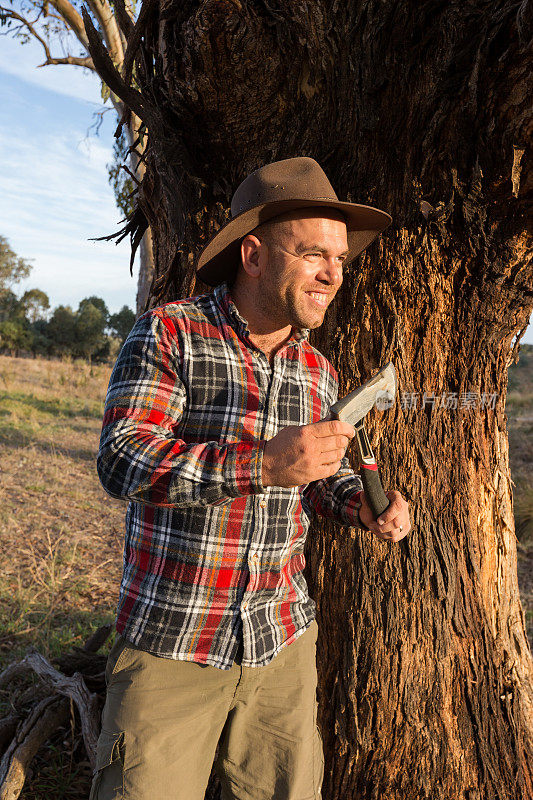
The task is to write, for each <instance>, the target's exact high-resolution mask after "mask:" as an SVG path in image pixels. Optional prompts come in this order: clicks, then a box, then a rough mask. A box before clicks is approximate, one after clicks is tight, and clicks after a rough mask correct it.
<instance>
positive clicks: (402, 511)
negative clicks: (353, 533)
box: [359, 489, 411, 542]
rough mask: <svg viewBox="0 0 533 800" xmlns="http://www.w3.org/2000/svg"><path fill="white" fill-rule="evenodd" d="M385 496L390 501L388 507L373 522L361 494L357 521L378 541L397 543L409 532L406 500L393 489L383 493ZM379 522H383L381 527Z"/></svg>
mask: <svg viewBox="0 0 533 800" xmlns="http://www.w3.org/2000/svg"><path fill="white" fill-rule="evenodd" d="M385 494H386V496H387V498H388V499H389V500H390V505H389V507H388V508H387V509H386V510H385V511H383V513H382V514H380V515H379V517H378V519H377V520H375V519H374V516H373V514H372V511H371V509H370V506H369V505H368V502H367V500H366V497H365V493H364V492H361V496H360V499H361V508H360V509H359V519H360V520H361V522H363V523H364V524H365V525H366V526H367V528H368V529H369V530H370V531H372V533H374V534H375V535H376V536H377V537H378V539H383V540H384V541H387V542H399V541H400V539H403V537H404V536H407V534H408V533H409V531H410V530H411V522H410V520H409V506H408V504H407V500H404V499H403V497H402V496H401V494H400V492H397V491H396V490H395V489H393V490H392V491H391V492H385ZM380 520H383V524H382V525H380V524H379V521H380Z"/></svg>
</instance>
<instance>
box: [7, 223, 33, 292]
mask: <svg viewBox="0 0 533 800" xmlns="http://www.w3.org/2000/svg"><path fill="white" fill-rule="evenodd" d="M31 270H32V265H31V264H30V262H29V261H28V260H27V259H25V258H21V257H20V256H18V255H17V254H16V253H15V251H14V250H12V249H11V247H10V246H9V242H8V240H7V239H6V237H5V236H0V295H2V294H4V293H5V292H7V291H10V290H11V288H12V287H13V285H14V284H15V283H18V282H19V281H21V280H23V279H24V278H27V277H28V275H29V274H30V272H31Z"/></svg>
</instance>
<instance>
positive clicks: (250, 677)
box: [91, 158, 410, 800]
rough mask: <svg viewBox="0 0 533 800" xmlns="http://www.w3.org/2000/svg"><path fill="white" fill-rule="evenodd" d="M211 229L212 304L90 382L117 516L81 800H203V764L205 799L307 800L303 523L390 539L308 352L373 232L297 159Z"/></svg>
mask: <svg viewBox="0 0 533 800" xmlns="http://www.w3.org/2000/svg"><path fill="white" fill-rule="evenodd" d="M231 211H232V219H231V220H230V221H229V222H228V223H227V224H226V225H225V226H224V227H223V228H222V229H221V230H220V231H219V232H218V233H217V234H216V235H215V236H214V237H213V239H212V240H211V241H210V242H209V244H208V245H207V246H206V247H205V249H204V251H203V252H202V254H201V256H200V259H199V263H198V275H199V277H200V278H201V279H202V281H204V282H205V283H207V284H209V285H211V286H214V287H216V288H215V289H214V291H213V292H212V293H210V294H205V295H199V296H196V297H192V298H187V299H185V300H178V301H176V302H172V303H167V304H166V305H164V306H161V307H159V308H155V309H152V310H151V311H148V312H146V313H145V314H143V316H142V317H140V318H139V319H138V320H137V322H136V323H135V326H134V327H133V329H132V331H131V333H130V335H129V337H128V339H127V341H126V342H125V344H124V347H123V349H122V351H121V353H120V355H119V357H118V359H117V363H116V365H115V368H114V370H113V373H112V376H111V380H110V383H109V389H108V394H107V398H106V408H105V413H104V420H103V427H102V436H101V441H100V451H99V455H98V464H97V466H98V473H99V476H100V479H101V481H102V484H103V486H104V488H105V489H106V491H108V492H109V493H110V494H111V495H112V496H114V497H120V498H124V499H128V500H129V501H130V502H129V505H128V510H127V514H126V539H125V547H124V571H123V577H122V582H121V587H120V597H119V604H118V610H117V622H116V627H117V632H118V636H117V639H116V641H115V644H114V646H113V648H112V650H111V653H110V656H109V659H108V663H107V669H106V679H107V698H106V704H105V708H104V712H103V717H102V732H101V734H100V738H99V741H98V753H97V764H96V770H95V776H94V780H93V787H92V792H91V798H92V800H97V799H99V800H111V799H113V800H115V799H117V798H128V799H129V800H147V799H148V798H150V800H167V798H168V799H169V800H170V798H172V800H203V798H204V794H205V789H206V786H207V782H208V779H209V774H210V771H211V767H212V765H213V763H215V764H216V768H217V771H218V774H219V776H220V779H221V782H222V786H223V798H224V800H231V799H232V798H234V799H235V800H237V798H239V800H310V798H315V799H317V798H320V787H321V783H322V777H323V754H322V746H321V741H320V734H319V731H318V729H317V722H316V720H317V717H316V682H317V672H316V663H315V656H316V647H315V645H316V638H317V633H318V627H317V623H316V620H315V603H314V602H313V600H312V599H311V598H310V597H309V594H308V591H307V585H306V582H305V579H304V577H303V568H304V565H305V560H304V545H305V539H306V535H307V531H308V528H309V524H310V522H311V519H312V517H313V515H315V514H318V515H320V516H324V517H329V518H330V519H333V520H335V521H337V522H338V523H339V524H341V525H353V526H358V527H363V528H366V530H367V531H368V532H369V535H375V536H376V537H378V538H380V539H382V540H387V541H390V542H392V543H394V542H397V541H399V540H400V539H401V538H403V537H404V536H405V535H406V534H407V533H408V532H409V529H410V523H409V513H408V508H407V503H406V501H405V500H404V499H403V498H402V496H401V495H400V493H399V492H397V491H391V492H387V496H388V499H389V500H390V505H389V507H388V508H387V510H386V511H385V512H383V514H382V515H381V518H380V519H381V523H382V524H380V521H377V520H374V519H373V517H372V513H371V511H370V508H369V507H368V504H367V503H366V501H365V498H364V494H363V493H362V484H361V480H360V477H359V476H358V475H357V474H356V473H354V472H353V470H352V469H351V467H350V464H349V461H348V459H347V458H346V457H345V451H346V448H347V446H348V444H349V442H350V440H351V438H352V437H353V435H354V429H353V427H352V426H351V425H348V424H347V423H344V422H340V421H338V420H330V419H328V418H327V417H328V411H329V408H330V406H331V405H332V404H333V403H334V402H335V400H336V399H337V393H338V381H337V375H336V372H335V370H334V368H333V366H332V365H331V364H330V363H329V361H328V360H327V359H326V358H325V357H324V356H323V355H322V354H321V353H319V352H318V351H317V350H316V349H315V348H313V347H312V346H311V345H310V344H309V341H308V336H309V331H310V329H312V328H316V327H318V326H319V325H321V323H322V321H323V319H324V315H325V313H326V310H327V308H328V306H329V305H330V304H331V302H332V301H333V298H334V296H335V294H336V293H337V291H338V289H339V287H340V285H341V283H342V276H343V270H345V269H346V268H347V264H348V263H349V262H350V261H352V260H353V259H354V258H355V257H356V256H357V255H358V254H359V253H360V252H361V251H362V250H364V248H365V247H367V246H368V244H370V242H372V241H373V240H374V239H375V238H376V236H378V235H379V233H380V232H381V231H382V230H383V229H384V228H385V227H386V225H388V224H389V223H390V217H389V215H388V214H386V213H385V212H383V211H379V210H378V209H374V208H371V207H369V206H363V205H360V204H356V203H346V202H341V201H339V200H338V198H337V197H336V195H335V192H334V191H333V188H332V187H331V184H330V183H329V181H328V179H327V177H326V176H325V174H324V172H323V171H322V169H321V168H320V166H319V165H318V164H317V163H316V161H314V160H313V159H310V158H294V159H287V160H285V161H279V162H275V163H273V164H268V165H266V166H265V167H262V168H261V169H259V170H256V172H254V173H252V174H251V175H249V176H248V177H247V178H246V179H245V180H244V181H243V183H242V184H241V185H240V186H239V187H238V189H237V191H236V192H235V194H234V196H233V200H232V207H231ZM217 745H218V750H217Z"/></svg>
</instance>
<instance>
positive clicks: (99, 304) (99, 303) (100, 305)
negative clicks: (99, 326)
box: [78, 295, 109, 325]
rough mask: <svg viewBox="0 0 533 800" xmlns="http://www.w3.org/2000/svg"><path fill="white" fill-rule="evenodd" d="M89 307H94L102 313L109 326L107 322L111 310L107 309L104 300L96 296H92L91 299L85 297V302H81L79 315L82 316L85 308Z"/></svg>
mask: <svg viewBox="0 0 533 800" xmlns="http://www.w3.org/2000/svg"><path fill="white" fill-rule="evenodd" d="M89 305H92V306H94V307H95V308H97V309H98V310H99V311H101V313H102V314H103V317H104V320H105V322H106V325H107V321H108V319H109V309H108V308H107V305H106V302H105V300H102V298H101V297H96V296H95V295H92V296H91V297H85V298H84V299H83V300H80V304H79V306H78V314H81V313H82V312H83V310H84V309H85V307H86V306H89Z"/></svg>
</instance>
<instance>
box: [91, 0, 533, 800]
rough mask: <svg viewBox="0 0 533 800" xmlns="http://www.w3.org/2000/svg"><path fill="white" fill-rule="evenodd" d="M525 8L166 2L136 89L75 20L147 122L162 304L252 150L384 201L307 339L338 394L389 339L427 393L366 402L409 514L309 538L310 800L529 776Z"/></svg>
mask: <svg viewBox="0 0 533 800" xmlns="http://www.w3.org/2000/svg"><path fill="white" fill-rule="evenodd" d="M532 18H533V15H532V14H531V5H530V3H529V2H528V0H523V2H514V1H511V0H492V1H491V2H487V0H465V2H463V3H460V4H457V3H446V2H442V1H441V0H426V1H425V2H414V0H403V1H402V2H396V1H395V0H365V2H363V0H346V2H343V3H340V2H338V0H284V2H281V0H268V2H267V0H202V2H200V1H199V0H159V2H157V0H154V2H152V3H151V4H150V9H149V13H147V15H146V19H145V21H144V23H143V25H144V27H143V28H142V30H140V29H139V30H138V34H139V35H138V37H137V41H138V42H139V48H138V50H137V53H136V63H137V77H138V81H139V86H140V92H135V91H133V90H132V89H131V87H128V86H127V85H126V84H125V82H124V81H123V80H122V79H121V78H120V76H119V75H118V74H116V73H113V70H112V65H111V63H110V62H109V61H108V60H107V59H106V57H105V52H104V50H103V48H102V46H101V44H100V43H99V41H98V38H97V37H96V35H95V33H94V31H91V30H90V27H89V25H88V23H87V22H86V24H87V27H88V33H89V35H90V36H89V38H90V41H91V44H90V47H91V54H92V56H93V59H94V62H95V65H96V68H97V70H98V71H99V72H100V74H101V76H102V78H103V79H104V80H105V81H106V83H107V84H108V85H109V86H111V87H112V88H113V90H114V91H115V92H116V93H117V95H119V96H120V97H121V98H122V99H123V100H124V102H125V103H126V104H127V105H129V107H130V108H132V109H133V110H134V111H135V113H138V114H139V116H140V117H141V118H142V119H143V120H144V121H145V123H146V125H147V127H148V131H149V149H148V153H147V157H146V164H147V170H146V175H145V179H144V181H143V186H142V189H141V192H140V197H139V202H140V207H139V209H138V211H137V222H134V221H132V223H131V226H130V231H131V232H132V234H133V235H134V234H135V230H136V228H135V225H136V224H143V223H142V217H143V216H144V217H145V218H146V220H147V221H148V223H149V224H150V227H151V230H152V235H153V240H154V253H155V269H156V281H155V284H154V289H153V291H152V298H151V304H152V305H156V304H159V303H161V302H164V301H167V300H171V299H174V298H179V297H184V296H188V295H192V294H196V293H200V292H203V291H206V290H208V287H205V286H204V285H202V284H200V283H198V282H196V281H195V275H194V257H195V255H196V254H197V253H198V251H199V250H200V248H201V246H202V244H203V243H204V242H205V241H206V239H207V238H208V237H209V236H210V234H211V233H212V232H213V231H214V230H215V229H216V228H217V227H218V226H219V225H220V224H221V223H222V222H223V221H224V220H225V219H226V218H227V213H228V212H227V209H228V206H229V201H230V197H231V193H232V190H233V189H234V188H235V187H236V185H237V184H238V183H239V182H240V180H242V179H243V177H244V176H245V175H246V174H247V173H248V172H249V171H251V170H252V169H255V168H256V167H257V166H259V165H260V164H263V163H265V162H268V161H272V160H275V159H279V158H285V157H290V156H294V155H308V156H312V157H314V158H316V159H317V160H318V161H319V163H320V164H321V165H322V166H323V167H324V169H325V170H326V172H327V174H328V176H329V177H330V179H331V181H332V183H333V185H334V187H335V188H336V190H337V193H338V195H339V197H341V198H347V199H352V200H357V201H360V202H363V203H368V204H371V205H376V206H378V207H380V208H383V209H385V210H387V211H389V212H390V213H391V214H392V216H393V219H394V223H393V225H392V226H391V227H390V228H389V229H388V230H387V231H386V232H385V234H384V236H383V237H382V239H381V240H380V241H379V242H378V243H376V244H373V245H372V246H371V247H370V248H369V249H368V251H366V253H365V254H364V255H363V257H362V258H361V259H359V261H358V263H357V264H355V265H354V267H352V268H351V269H348V270H347V272H346V275H345V279H344V282H343V286H342V288H341V290H340V292H339V295H338V297H337V301H336V305H335V308H334V309H331V310H330V312H328V316H327V318H326V321H325V323H324V325H323V326H322V327H321V328H320V329H318V330H317V331H315V332H314V333H313V334H312V337H311V341H312V342H313V343H314V344H315V345H316V346H317V347H318V348H319V349H320V350H321V351H322V352H323V353H324V354H325V355H326V356H327V357H328V358H329V359H330V360H331V361H332V362H333V364H334V365H335V367H336V368H337V370H338V371H339V374H340V382H341V391H348V390H350V389H352V388H354V387H355V386H357V385H358V384H359V382H360V381H363V380H365V379H367V378H368V377H370V376H371V374H372V373H373V372H374V371H375V370H376V369H377V368H378V367H379V366H380V365H382V364H384V363H385V362H386V361H388V360H389V359H390V360H392V361H393V362H394V364H395V366H396V369H397V371H398V377H399V387H400V393H401V394H403V396H404V400H405V399H406V396H407V394H408V393H416V395H412V397H411V401H414V400H415V399H416V401H417V408H412V407H409V406H410V403H405V402H404V403H403V404H402V403H397V404H396V405H395V407H394V408H393V409H391V410H390V411H388V412H387V413H386V414H384V415H383V416H382V418H381V419H380V418H378V417H377V416H376V417H374V418H373V419H372V421H371V425H370V427H371V438H372V440H373V444H374V445H375V447H376V450H377V453H378V457H379V460H380V462H381V465H382V470H383V479H384V484H385V485H388V486H389V487H390V488H398V489H399V490H400V491H401V492H402V493H403V494H404V496H405V497H407V498H408V499H409V501H410V506H411V513H412V520H413V531H412V533H411V534H410V535H409V536H408V537H407V538H406V539H404V540H402V541H401V542H400V543H399V544H397V545H395V546H390V545H389V544H387V543H383V542H380V541H377V540H373V539H372V538H371V537H370V536H369V535H368V534H367V533H365V532H362V531H358V530H355V529H349V528H340V527H338V526H335V525H332V524H329V523H327V522H322V521H321V522H320V523H318V524H315V525H314V527H313V529H312V531H311V532H310V536H309V539H308V550H307V555H308V581H309V585H310V589H311V593H312V596H314V597H315V598H316V600H317V602H318V607H319V615H318V622H319V626H320V630H321V634H320V635H319V641H318V670H319V699H320V713H319V721H320V727H321V730H322V735H323V741H324V749H325V758H326V769H325V780H324V786H323V797H324V800H348V798H358V800H363V798H369V800H370V798H381V797H387V798H389V800H393V798H394V799H395V798H402V800H405V799H406V798H412V800H422V799H423V798H428V800H429V798H432V799H433V798H435V797H441V798H446V800H455V799H456V798H457V799H458V798H464V799H465V800H482V799H485V798H486V799H487V800H489V798H490V800H493V799H496V798H498V800H500V799H501V800H511V798H513V799H514V798H524V800H525V798H533V773H532V764H533V758H532V756H533V740H532V738H533V694H532V689H531V683H530V677H531V654H530V651H529V647H528V643H527V639H526V633H525V623H524V616H523V612H522V609H521V606H520V599H519V593H518V585H517V575H516V538H515V533H514V523H513V499H512V488H511V478H510V474H509V460H508V448H507V431H506V416H505V395H506V386H507V368H508V366H509V364H510V363H511V362H512V361H513V360H515V359H516V357H517V354H518V348H519V340H520V337H521V336H522V334H523V332H524V330H525V328H526V326H527V323H528V319H529V315H530V312H531V309H532V306H533V286H532V275H533V261H532V250H533V248H532V240H531V228H530V227H528V226H530V222H531V205H532V189H533V167H532V164H533V162H532V154H531V134H532V131H533V121H532V117H531V104H530V102H528V98H530V97H531V89H532V87H531V78H530V74H531V73H530V71H528V59H527V56H528V53H530V49H529V48H530V43H531V33H532V25H531V20H532ZM141 34H142V35H141ZM139 221H140V223H139ZM424 393H425V395H426V399H428V396H430V395H432V394H433V395H435V397H436V398H437V402H434V403H433V404H432V403H428V402H426V403H425V404H424V405H423V407H421V406H422V401H423V400H424ZM444 393H446V394H447V396H448V397H450V393H451V397H450V400H449V401H448V402H447V403H444V404H443V403H442V402H439V399H440V400H442V397H443V395H444ZM453 393H456V395H455V397H456V398H457V407H456V408H454V407H453V406H454V400H453V398H454V395H453ZM466 393H478V394H477V395H476V394H474V395H467V394H466ZM483 395H485V396H487V397H490V396H492V395H495V398H494V400H495V402H494V407H491V406H492V405H493V402H492V398H491V400H490V401H489V403H488V404H487V405H486V406H485V407H482V396H483ZM469 398H470V400H469ZM354 466H355V467H357V464H356V463H355V462H354Z"/></svg>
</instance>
